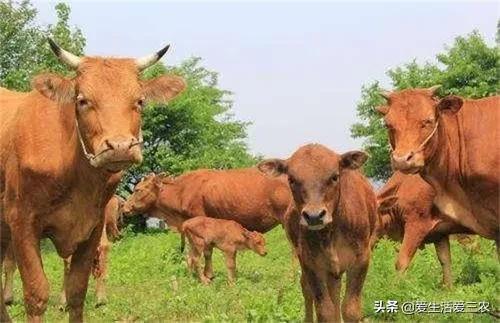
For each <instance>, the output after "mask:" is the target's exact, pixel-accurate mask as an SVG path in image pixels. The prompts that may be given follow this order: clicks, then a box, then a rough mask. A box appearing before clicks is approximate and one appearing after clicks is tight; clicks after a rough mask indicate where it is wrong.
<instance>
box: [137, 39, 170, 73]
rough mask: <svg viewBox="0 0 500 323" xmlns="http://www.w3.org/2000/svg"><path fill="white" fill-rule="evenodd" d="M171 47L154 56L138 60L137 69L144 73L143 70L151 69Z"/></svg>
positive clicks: (164, 48) (166, 47)
mask: <svg viewBox="0 0 500 323" xmlns="http://www.w3.org/2000/svg"><path fill="white" fill-rule="evenodd" d="M169 47H170V45H167V46H165V47H163V48H162V49H160V50H159V51H157V52H156V53H154V54H151V55H148V56H144V57H141V58H137V59H136V60H135V64H136V65H137V68H138V69H139V71H142V70H144V69H146V68H148V67H150V66H151V65H153V64H154V63H156V62H158V61H159V60H160V58H162V57H163V55H165V53H166V52H167V50H168V48H169Z"/></svg>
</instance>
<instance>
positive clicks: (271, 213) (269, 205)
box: [123, 168, 291, 233]
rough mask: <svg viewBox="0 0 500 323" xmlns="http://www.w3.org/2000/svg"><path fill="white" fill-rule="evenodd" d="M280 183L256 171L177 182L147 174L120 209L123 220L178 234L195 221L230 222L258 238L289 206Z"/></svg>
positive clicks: (202, 173)
mask: <svg viewBox="0 0 500 323" xmlns="http://www.w3.org/2000/svg"><path fill="white" fill-rule="evenodd" d="M290 201H291V194H290V189H289V188H288V185H287V183H286V179H285V178H269V177H267V176H265V175H263V174H262V173H260V172H259V171H258V170H257V169H256V168H244V169H231V170H208V169H200V170H196V171H192V172H187V173H185V174H183V175H181V176H179V177H177V178H172V177H168V176H166V175H164V174H158V175H155V174H150V175H148V176H146V177H144V178H143V179H142V180H141V182H139V183H138V184H137V185H136V187H135V188H134V193H133V194H132V195H131V196H130V197H129V198H128V200H127V201H126V202H125V204H124V205H123V211H124V213H125V214H136V213H147V214H149V215H150V216H154V217H157V218H160V219H164V220H165V222H166V223H167V224H168V225H169V227H172V228H174V229H176V231H180V227H181V225H182V223H183V222H184V221H185V220H187V219H190V218H193V217H196V216H208V217H213V218H219V219H226V220H234V221H236V222H238V223H240V224H241V225H242V226H243V227H245V228H246V229H248V230H251V231H258V232H261V233H264V232H267V231H269V230H271V229H272V228H274V227H276V226H277V225H278V224H279V223H280V222H281V221H282V218H283V215H284V214H285V213H286V210H287V208H288V206H289V205H290Z"/></svg>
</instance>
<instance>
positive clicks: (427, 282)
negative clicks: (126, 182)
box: [9, 228, 500, 322]
mask: <svg viewBox="0 0 500 323" xmlns="http://www.w3.org/2000/svg"><path fill="white" fill-rule="evenodd" d="M266 239H267V244H268V251H269V253H268V255H267V256H266V257H259V256H258V255H257V254H255V253H252V252H244V253H240V254H239V255H238V259H237V268H238V281H237V285H236V286H235V287H230V286H228V285H227V282H226V270H225V266H224V262H223V257H222V255H221V253H220V252H218V251H215V252H214V269H215V275H216V277H215V279H214V282H213V284H212V285H211V286H208V287H207V286H203V285H201V284H200V283H199V282H198V281H197V279H195V278H194V277H192V276H190V275H189V274H188V272H187V270H186V266H185V261H184V258H183V256H182V255H181V254H180V253H179V251H178V249H179V236H178V235H177V234H174V233H165V232H149V233H146V234H134V233H132V232H127V233H125V235H124V238H123V239H121V240H120V241H118V242H116V243H114V245H113V248H112V251H111V257H110V258H111V259H110V260H111V261H110V268H109V279H108V304H107V305H106V306H104V307H100V308H95V307H94V304H95V301H96V300H95V296H94V282H93V280H91V283H90V288H89V292H88V295H87V299H86V310H85V316H86V319H87V321H90V322H111V321H134V320H137V321H203V322H221V321H233V322H236V321H237V322H241V321H251V322H264V321H265V322H269V321H301V320H302V317H303V299H302V294H301V291H300V286H299V283H298V278H299V273H300V270H299V265H298V263H297V262H296V261H295V260H292V257H291V252H290V248H289V246H288V243H287V241H286V239H285V237H284V233H283V231H282V229H281V228H277V229H275V230H273V231H272V232H270V233H269V234H267V235H266ZM480 246H481V249H480V251H479V252H475V254H474V255H472V256H471V255H470V252H469V251H466V250H465V249H464V248H463V247H462V246H460V245H459V244H458V243H456V242H455V241H453V242H452V257H453V258H452V259H453V277H454V280H455V286H454V288H453V289H452V290H449V291H446V290H443V289H442V287H441V268H440V265H439V263H438V261H437V259H436V257H435V251H434V248H433V247H432V246H429V247H427V248H426V249H424V250H422V251H419V252H418V254H417V255H416V257H415V261H414V263H413V265H412V266H411V268H410V269H409V271H408V273H407V274H406V275H405V277H403V278H402V277H399V276H398V275H397V274H396V273H395V271H394V260H395V256H396V250H397V247H398V245H397V244H395V243H392V242H389V241H385V240H384V241H381V242H380V243H379V244H378V245H377V248H376V250H375V251H374V254H373V257H372V263H371V266H370V271H369V274H368V277H367V280H366V283H365V286H364V293H363V294H364V306H363V308H364V315H365V316H366V317H367V320H368V321H372V322H373V321H395V320H396V321H407V320H413V321H422V322H429V321H432V322H436V321H454V322H455V321H469V322H472V321H473V322H478V321H481V322H493V321H494V319H493V317H492V316H490V315H485V314H482V315H480V314H421V315H411V316H405V315H403V314H401V313H398V314H396V315H393V314H391V315H388V314H382V315H380V314H374V310H373V305H374V302H375V301H376V300H389V299H391V300H398V301H399V302H403V301H412V300H422V301H428V302H430V301H435V302H441V301H489V302H490V303H491V304H492V305H493V306H494V307H495V308H497V309H498V305H499V299H498V297H497V295H500V293H499V286H500V284H499V282H498V277H499V272H500V266H499V264H498V262H497V260H496V256H495V253H496V252H495V248H494V246H493V243H492V242H491V241H486V240H481V241H480ZM44 266H45V271H46V273H47V275H48V277H49V280H50V283H51V298H50V301H49V305H48V309H47V312H46V321H48V322H55V321H66V320H67V314H66V313H61V312H60V311H59V309H58V296H59V290H60V287H61V275H62V262H61V260H60V259H59V258H58V256H57V254H56V253H55V252H54V251H53V249H52V247H51V245H50V244H49V243H45V244H44ZM21 295H22V292H21V284H20V281H19V276H18V275H17V277H16V283H15V297H16V299H15V303H14V304H13V305H12V306H10V308H9V312H10V314H11V316H12V318H13V319H14V320H15V321H23V320H24V318H25V317H24V308H23V305H22V301H21Z"/></svg>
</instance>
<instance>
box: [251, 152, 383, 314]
mask: <svg viewBox="0 0 500 323" xmlns="http://www.w3.org/2000/svg"><path fill="white" fill-rule="evenodd" d="M366 159H367V155H366V154H365V153H363V152H361V151H351V152H347V153H345V154H342V155H338V154H336V153H335V152H333V151H331V150H330V149H328V148H326V147H324V146H322V145H318V144H310V145H306V146H303V147H301V148H300V149H299V150H297V151H296V152H295V153H294V154H293V155H292V156H291V157H290V158H288V159H286V160H281V159H270V160H266V161H263V162H262V163H260V164H259V169H260V170H261V171H263V172H264V173H267V174H271V175H274V176H277V175H280V174H287V176H288V181H289V185H290V188H291V190H292V194H293V198H294V201H295V207H294V208H293V210H292V211H291V214H290V215H289V216H288V217H287V223H285V229H286V231H287V234H288V236H289V238H290V239H291V240H292V243H293V244H294V246H295V253H296V254H297V256H298V258H299V262H300V265H301V268H302V276H301V285H302V293H303V295H304V300H305V313H306V316H305V320H306V322H312V321H313V304H314V306H315V309H316V316H317V319H318V321H319V322H323V321H334V322H340V319H341V313H340V290H341V280H342V275H343V274H344V272H346V273H347V285H346V294H345V298H344V302H343V304H342V316H343V319H344V321H358V320H360V319H361V291H362V288H363V284H364V280H365V277H366V273H367V271H368V265H369V262H370V254H371V246H372V245H373V243H374V241H375V238H376V235H375V233H376V231H375V229H376V226H377V220H378V217H377V214H376V211H377V210H376V208H377V201H376V197H375V193H374V192H373V189H372V187H371V185H370V183H369V182H368V180H367V179H366V178H365V177H364V176H363V175H362V174H361V173H360V172H359V171H358V170H357V169H358V168H359V167H360V166H361V165H362V164H363V163H364V162H365V161H366Z"/></svg>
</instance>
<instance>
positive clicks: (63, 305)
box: [59, 304, 68, 312]
mask: <svg viewBox="0 0 500 323" xmlns="http://www.w3.org/2000/svg"><path fill="white" fill-rule="evenodd" d="M67 310H68V306H67V305H66V304H59V311H60V312H66V311H67Z"/></svg>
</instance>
